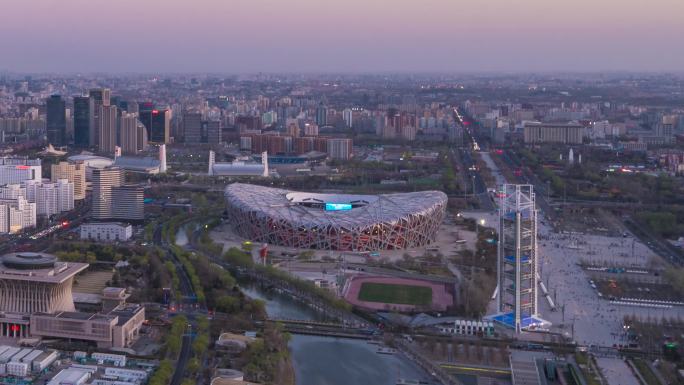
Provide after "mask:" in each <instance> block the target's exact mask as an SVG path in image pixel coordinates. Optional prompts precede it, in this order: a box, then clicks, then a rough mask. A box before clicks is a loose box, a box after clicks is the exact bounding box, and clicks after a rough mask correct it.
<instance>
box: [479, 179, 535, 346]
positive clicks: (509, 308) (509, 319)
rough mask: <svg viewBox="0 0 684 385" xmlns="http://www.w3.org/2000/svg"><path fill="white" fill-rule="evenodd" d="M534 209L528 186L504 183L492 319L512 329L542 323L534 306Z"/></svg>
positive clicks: (530, 190)
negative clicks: (494, 306)
mask: <svg viewBox="0 0 684 385" xmlns="http://www.w3.org/2000/svg"><path fill="white" fill-rule="evenodd" d="M537 277H538V272H537V210H536V208H535V200H534V190H533V186H532V185H515V184H506V185H504V186H503V194H501V198H500V204H499V245H498V269H497V278H498V285H499V286H498V288H499V290H498V293H499V294H498V296H497V298H498V311H499V313H498V314H497V315H495V316H492V319H494V320H495V321H498V322H500V323H503V324H505V325H507V326H509V327H512V328H514V329H515V332H516V333H519V332H520V331H522V330H524V329H530V328H537V327H540V326H542V325H543V324H545V323H546V322H545V321H543V320H542V319H541V318H539V314H538V309H537Z"/></svg>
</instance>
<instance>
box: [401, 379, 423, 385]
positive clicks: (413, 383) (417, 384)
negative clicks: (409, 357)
mask: <svg viewBox="0 0 684 385" xmlns="http://www.w3.org/2000/svg"><path fill="white" fill-rule="evenodd" d="M426 384H429V382H427V381H423V380H407V379H405V378H400V379H398V380H397V385H426Z"/></svg>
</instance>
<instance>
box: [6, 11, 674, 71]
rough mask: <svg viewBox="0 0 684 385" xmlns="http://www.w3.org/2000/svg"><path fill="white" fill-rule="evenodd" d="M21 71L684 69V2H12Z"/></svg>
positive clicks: (11, 38)
mask: <svg viewBox="0 0 684 385" xmlns="http://www.w3.org/2000/svg"><path fill="white" fill-rule="evenodd" d="M0 3H1V4H0V15H1V16H2V17H1V19H2V22H1V23H0V36H1V38H0V70H10V71H18V72H39V71H48V72H224V73H230V72H256V71H265V72H383V71H391V72H433V71H437V72H473V71H512V72H530V71H579V72H582V71H611V70H613V71H684V20H683V19H684V0H472V1H463V0H413V1H407V0H344V1H342V0H183V1H180V0H2V1H1V2H0Z"/></svg>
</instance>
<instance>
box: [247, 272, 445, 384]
mask: <svg viewBox="0 0 684 385" xmlns="http://www.w3.org/2000/svg"><path fill="white" fill-rule="evenodd" d="M241 289H242V291H243V292H244V293H245V294H246V295H248V296H250V297H252V298H256V299H260V300H263V301H265V302H266V312H267V313H268V315H269V317H271V318H281V319H300V320H315V321H323V320H324V319H323V317H322V316H321V315H320V314H319V313H318V312H316V311H315V310H313V309H311V308H309V307H308V306H306V305H304V304H302V303H300V302H298V301H296V300H293V299H292V298H290V297H288V296H285V295H282V294H279V293H277V292H271V291H267V290H264V289H263V288H261V287H260V286H259V285H256V284H249V283H241ZM377 349H378V346H377V345H373V344H369V343H368V342H367V341H365V340H354V339H346V338H332V337H319V336H305V335H293V336H292V339H291V340H290V352H291V353H292V359H293V363H294V369H295V376H296V385H396V383H397V380H398V379H399V378H403V379H411V380H425V381H428V383H432V382H430V379H429V375H428V374H427V373H426V372H425V371H423V370H422V369H420V368H419V367H418V366H417V365H415V364H414V363H413V362H411V361H410V360H408V359H407V358H406V357H404V356H403V355H401V354H393V355H388V354H379V353H377V352H376V351H377Z"/></svg>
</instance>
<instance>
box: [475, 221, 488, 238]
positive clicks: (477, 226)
mask: <svg viewBox="0 0 684 385" xmlns="http://www.w3.org/2000/svg"><path fill="white" fill-rule="evenodd" d="M485 223H487V222H486V221H485V220H484V218H481V219H480V220H479V221H476V222H475V234H476V235H477V234H478V233H479V232H480V227H479V226H482V227H484V225H485Z"/></svg>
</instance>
